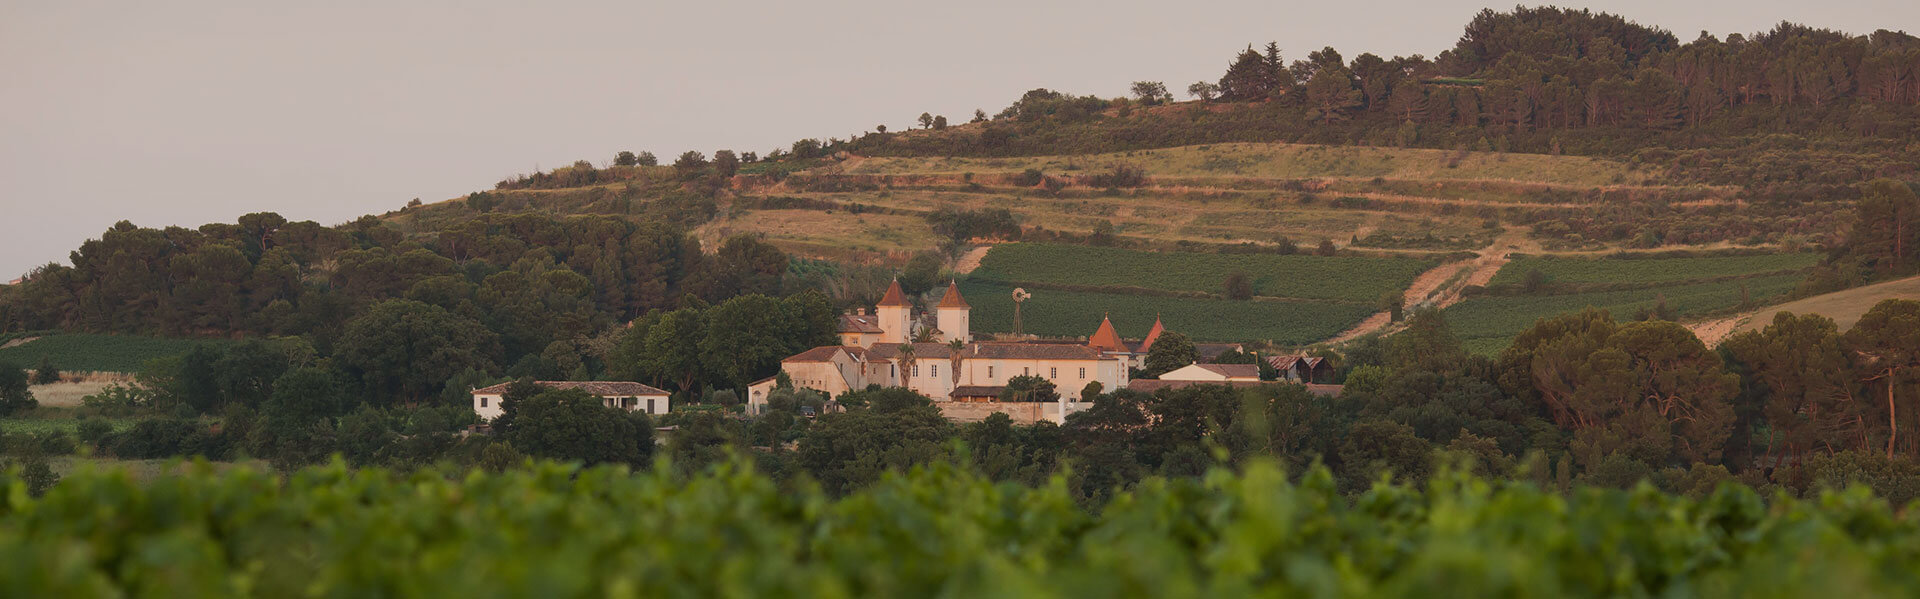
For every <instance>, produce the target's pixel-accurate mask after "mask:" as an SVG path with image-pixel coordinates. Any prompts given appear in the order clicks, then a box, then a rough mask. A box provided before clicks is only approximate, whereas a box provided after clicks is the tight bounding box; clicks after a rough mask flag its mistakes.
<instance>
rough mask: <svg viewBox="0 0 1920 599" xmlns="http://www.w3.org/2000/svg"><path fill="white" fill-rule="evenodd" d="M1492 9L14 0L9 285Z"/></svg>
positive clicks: (1763, 24) (1445, 40) (5, 58)
mask: <svg viewBox="0 0 1920 599" xmlns="http://www.w3.org/2000/svg"><path fill="white" fill-rule="evenodd" d="M1486 6H1487V5H1486V4H1483V3H1477V2H1463V1H1456V0H1420V1H1403V2H1367V3H1345V2H1314V3H1285V2H1271V1H1267V2H1258V1H1222V2H1213V1H1207V0H1188V1H1183V2H1139V3H1135V2H1118V1H1108V2H1091V1H1088V2H1047V1H1034V0H1026V1H1002V0H981V1H975V2H943V3H932V2H914V1H912V0H906V1H902V0H856V1H833V0H820V1H815V2H739V1H736V2H674V3H656V2H646V1H640V2H635V1H632V0H626V1H605V2H601V1H595V2H538V3H536V2H497V1H492V0H462V1H459V2H449V1H443V0H421V1H414V2H392V1H387V2H363V1H355V0H347V1H339V2H299V3H296V2H278V1H260V0H254V1H245V2H242V1H232V2H217V1H205V0H172V1H170V2H132V1H123V2H97V1H93V0H0V282H4V281H6V280H8V279H12V278H14V277H15V276H19V275H20V274H23V273H25V272H26V271H27V270H28V269H31V268H33V267H35V266H37V265H41V264H46V263H48V262H53V261H58V262H61V263H65V262H66V261H67V254H68V252H70V251H72V250H73V249H74V248H76V247H78V246H79V244H80V243H81V242H83V241H85V240H87V239H89V238H95V237H98V236H99V235H100V233H101V232H102V231H105V230H106V229H107V228H108V227H110V226H112V225H113V224H114V223H115V222H117V221H121V220H128V221H132V222H133V223H135V224H138V225H142V226H150V227H162V226H166V225H180V226H187V227H197V226H199V225H201V224H203V223H208V222H232V221H234V220H235V219H236V218H237V217H238V216H240V215H242V214H246V213H249V212H262V211H270V212H277V213H279V214H281V215H282V216H285V217H287V218H288V219H290V220H315V221H319V222H321V223H323V224H337V223H340V222H344V221H347V220H351V219H353V218H355V217H357V216H359V215H362V214H378V213H382V212H386V211H388V210H392V209H396V208H399V207H400V206H402V205H404V204H405V203H406V202H407V201H408V200H411V199H413V198H420V199H421V200H422V201H426V202H433V201H439V200H444V199H447V198H452V197H457V196H462V195H465V194H466V193H468V192H471V191H476V190H482V189H488V188H491V187H492V185H493V183H494V182H495V181H498V180H500V179H503V178H506V177H509V176H511V175H514V174H518V173H528V172H533V171H535V170H540V169H548V168H552V167H555V166H563V165H566V164H570V163H572V162H573V161H574V160H579V159H587V160H591V161H593V162H595V163H604V162H607V161H609V160H611V158H612V156H613V155H614V154H615V153H617V152H619V151H621V150H632V151H635V152H638V151H642V150H646V151H651V152H653V153H654V154H656V155H659V156H661V157H663V158H667V159H671V157H672V156H674V155H677V154H679V153H680V152H682V151H685V150H688V149H695V150H700V151H702V152H705V153H708V154H711V153H712V152H713V151H714V150H718V149H734V150H740V151H758V152H761V153H765V152H767V151H769V150H772V149H774V148H779V147H785V146H786V145H788V144H790V143H791V142H792V141H793V140H796V139H800V138H806V137H815V138H822V139H824V138H827V137H839V138H847V137H850V136H851V135H853V134H856V133H860V132H864V131H868V130H871V129H873V128H874V126H876V125H886V126H887V127H888V128H891V129H904V128H908V127H910V126H912V123H913V120H914V119H915V117H917V116H919V115H920V113H921V112H931V113H933V114H942V115H947V116H948V117H949V118H950V119H954V120H959V121H964V120H966V119H967V118H970V116H971V114H972V113H973V110H974V109H976V108H980V109H985V110H986V111H987V112H988V113H993V112H997V111H999V110H1000V109H1001V108H1004V107H1005V106H1006V105H1007V104H1009V103H1011V102H1012V101H1013V100H1014V99H1015V98H1017V97H1019V95H1020V94H1021V93H1022V92H1024V91H1026V90H1028V89H1032V88H1035V87H1047V88H1052V89H1056V90H1060V91H1064V92H1069V93H1074V94H1096V95H1100V96H1107V97H1112V96H1121V95H1125V94H1126V91H1127V86H1128V85H1129V84H1130V83H1131V82H1133V81H1138V80H1152V81H1164V82H1166V83H1167V88H1168V89H1169V90H1172V91H1174V92H1175V93H1176V94H1177V95H1183V94H1180V92H1181V91H1183V90H1185V89H1186V86H1187V84H1188V83H1192V82H1194V81H1198V80H1203V79H1204V80H1217V79H1218V78H1219V76H1220V73H1221V72H1222V71H1224V70H1225V67H1226V64H1227V61H1228V60H1229V59H1231V58H1232V57H1233V54H1234V53H1235V52H1237V51H1238V50H1240V49H1241V48H1243V47H1245V46H1246V45H1248V44H1264V43H1265V42H1267V41H1269V40H1273V41H1277V42H1279V44H1280V47H1281V49H1282V52H1283V55H1284V56H1285V57H1286V58H1287V59H1289V60H1292V59H1299V58H1304V57H1305V56H1306V54H1307V52H1309V51H1312V50H1316V49H1319V48H1321V47H1323V46H1333V47H1335V48H1336V49H1338V50H1340V52H1341V53H1342V54H1343V55H1345V56H1347V57H1349V58H1351V57H1353V56H1357V55H1359V54H1360V53H1362V52H1372V53H1374V54H1378V55H1381V56H1383V57H1390V56H1393V55H1410V54H1423V55H1426V56H1433V55H1435V54H1438V53H1439V52H1440V51H1442V50H1445V49H1447V48H1449V47H1451V46H1452V45H1453V42H1454V40H1456V39H1457V38H1458V37H1459V35H1460V31H1461V28H1462V26H1464V25H1465V24H1466V22H1467V21H1468V20H1469V19H1471V18H1472V16H1473V15H1474V13H1476V12H1478V11H1479V10H1480V9H1481V8H1483V7H1486ZM1563 6H1572V5H1570V4H1563ZM1583 6H1584V7H1585V8H1591V9H1594V10H1599V11H1605V12H1611V13H1615V14H1620V15H1622V16H1625V17H1627V18H1629V19H1632V20H1635V21H1638V22H1640V23H1642V24H1648V25H1656V26H1660V27H1664V28H1666V29H1668V30H1671V31H1673V32H1675V33H1676V35H1678V36H1679V37H1680V39H1681V41H1688V40H1691V39H1693V38H1694V37H1695V36H1696V35H1698V34H1699V32H1700V31H1703V30H1704V31H1709V32H1712V33H1714V34H1715V35H1718V36H1721V37H1724V36H1725V34H1727V33H1731V32H1740V33H1751V32H1755V31H1761V30H1766V29H1770V28H1771V27H1772V26H1773V25H1774V24H1775V23H1778V22H1780V21H1781V20H1791V21H1795V22H1799V23H1803V24H1808V25H1812V26H1816V27H1825V28H1832V29H1838V30H1841V31H1847V32H1851V33H1862V34H1863V33H1868V32H1871V31H1873V30H1875V29H1883V28H1884V29H1895V30H1907V31H1909V32H1913V31H1920V2H1913V1H1912V0H1877V1H1858V0H1854V1H1849V0H1828V1H1823V2H1804V1H1786V0H1745V1H1723V0H1707V1H1697V0H1688V1H1674V0H1657V1H1643V0H1634V1H1613V2H1591V3H1587V4H1585V5H1583ZM1494 7H1495V8H1496V9H1507V8H1510V6H1509V5H1507V4H1504V3H1503V4H1498V5H1494Z"/></svg>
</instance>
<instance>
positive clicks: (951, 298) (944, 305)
mask: <svg viewBox="0 0 1920 599" xmlns="http://www.w3.org/2000/svg"><path fill="white" fill-rule="evenodd" d="M933 312H934V320H935V322H934V324H935V326H938V327H940V341H942V342H947V343H951V342H952V341H953V340H955V339H958V340H960V342H961V343H966V342H969V341H973V333H972V329H970V328H969V327H971V326H972V324H971V323H970V322H968V319H969V316H970V315H971V313H972V312H973V306H969V305H967V299H966V298H963V297H960V285H959V284H957V283H955V282H954V281H948V282H947V294H946V295H943V296H941V297H940V304H939V305H937V306H934V308H933Z"/></svg>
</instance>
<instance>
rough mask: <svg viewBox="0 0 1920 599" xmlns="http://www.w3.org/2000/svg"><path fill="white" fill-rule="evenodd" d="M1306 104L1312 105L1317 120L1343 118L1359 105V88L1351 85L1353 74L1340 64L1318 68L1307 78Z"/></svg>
mask: <svg viewBox="0 0 1920 599" xmlns="http://www.w3.org/2000/svg"><path fill="white" fill-rule="evenodd" d="M1307 104H1308V105H1310V106H1312V107H1313V110H1314V113H1315V115H1316V116H1315V117H1314V118H1315V119H1317V120H1321V121H1339V120H1345V119H1346V118H1347V113H1348V112H1349V111H1351V110H1353V109H1355V108H1358V107H1359V106H1360V90H1357V89H1354V87H1353V74H1352V73H1349V72H1347V69H1346V68H1345V67H1341V66H1332V67H1327V68H1322V69H1319V70H1318V71H1316V72H1315V73H1314V74H1313V78H1312V79H1309V80H1307Z"/></svg>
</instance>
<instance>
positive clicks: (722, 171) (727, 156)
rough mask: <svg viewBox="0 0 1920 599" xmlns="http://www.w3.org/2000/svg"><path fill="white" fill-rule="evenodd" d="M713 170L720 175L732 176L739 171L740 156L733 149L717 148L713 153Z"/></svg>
mask: <svg viewBox="0 0 1920 599" xmlns="http://www.w3.org/2000/svg"><path fill="white" fill-rule="evenodd" d="M713 172H714V174H717V175H720V176H721V177H732V176H733V175H734V174H735V173H739V172H740V157H739V156H737V155H735V154H734V153H733V150H719V151H716V152H714V153H713Z"/></svg>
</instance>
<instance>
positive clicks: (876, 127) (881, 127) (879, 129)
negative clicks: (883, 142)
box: [873, 125, 887, 135]
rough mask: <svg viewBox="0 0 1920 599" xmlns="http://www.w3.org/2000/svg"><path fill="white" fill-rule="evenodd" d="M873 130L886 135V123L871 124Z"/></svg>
mask: <svg viewBox="0 0 1920 599" xmlns="http://www.w3.org/2000/svg"><path fill="white" fill-rule="evenodd" d="M873 130H874V131H876V132H879V133H880V134H881V135H886V134H887V126H886V125H874V126H873Z"/></svg>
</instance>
